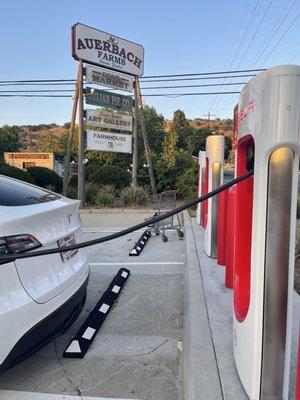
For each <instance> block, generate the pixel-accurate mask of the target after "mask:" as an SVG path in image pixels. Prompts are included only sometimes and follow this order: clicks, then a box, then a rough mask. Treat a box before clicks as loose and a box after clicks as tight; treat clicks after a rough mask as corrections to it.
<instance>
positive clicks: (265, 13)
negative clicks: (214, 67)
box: [237, 0, 273, 68]
mask: <svg viewBox="0 0 300 400" xmlns="http://www.w3.org/2000/svg"><path fill="white" fill-rule="evenodd" d="M272 2H273V0H270V1H269V4H268V6H267V8H266V9H265V12H264V14H263V16H262V17H261V20H260V21H259V23H258V25H257V27H256V30H255V32H254V34H253V35H252V38H251V39H250V42H249V44H248V46H247V48H246V50H245V52H244V54H243V57H242V58H241V60H240V62H239V65H238V66H237V68H238V67H239V66H240V65H241V63H242V62H243V60H244V58H245V56H246V54H247V53H248V50H249V48H250V46H251V44H252V43H253V40H254V38H255V36H256V34H257V32H258V31H259V28H260V27H261V25H262V23H263V21H264V19H265V17H266V15H267V13H268V11H269V9H270V7H271V4H272Z"/></svg>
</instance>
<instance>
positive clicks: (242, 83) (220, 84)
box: [141, 82, 247, 90]
mask: <svg viewBox="0 0 300 400" xmlns="http://www.w3.org/2000/svg"><path fill="white" fill-rule="evenodd" d="M246 83H247V82H232V83H229V84H228V85H230V86H236V85H245V84H246ZM225 85H227V84H226V83H225V84H224V83H210V84H205V85H175V86H145V87H141V89H143V90H145V89H175V88H176V89H180V88H195V87H211V86H225Z"/></svg>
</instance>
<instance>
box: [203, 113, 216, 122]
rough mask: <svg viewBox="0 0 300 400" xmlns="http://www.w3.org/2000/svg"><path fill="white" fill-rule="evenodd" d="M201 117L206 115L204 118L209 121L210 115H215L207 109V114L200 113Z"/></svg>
mask: <svg viewBox="0 0 300 400" xmlns="http://www.w3.org/2000/svg"><path fill="white" fill-rule="evenodd" d="M202 115H203V117H207V118H205V119H207V121H210V117H215V114H211V113H210V111H208V113H207V114H202Z"/></svg>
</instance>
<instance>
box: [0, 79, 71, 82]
mask: <svg viewBox="0 0 300 400" xmlns="http://www.w3.org/2000/svg"><path fill="white" fill-rule="evenodd" d="M34 82H74V83H75V82H76V79H31V80H21V81H20V80H13V81H0V83H34Z"/></svg>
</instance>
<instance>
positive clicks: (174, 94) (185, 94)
mask: <svg viewBox="0 0 300 400" xmlns="http://www.w3.org/2000/svg"><path fill="white" fill-rule="evenodd" d="M215 94H220V95H223V94H240V92H195V93H155V94H143V97H174V98H175V97H180V96H207V95H215ZM0 97H62V98H63V97H64V98H65V97H68V98H71V97H72V96H71V95H59V94H58V95H56V94H49V95H48V94H0Z"/></svg>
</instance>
